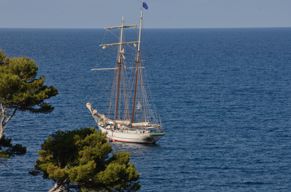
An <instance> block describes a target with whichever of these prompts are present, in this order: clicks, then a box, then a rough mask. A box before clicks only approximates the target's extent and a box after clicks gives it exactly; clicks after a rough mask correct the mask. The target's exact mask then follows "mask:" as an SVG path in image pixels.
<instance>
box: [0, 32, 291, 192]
mask: <svg viewBox="0 0 291 192" xmlns="http://www.w3.org/2000/svg"><path fill="white" fill-rule="evenodd" d="M107 35H108V34H105V35H104V31H103V30H101V29H0V48H1V49H3V50H4V51H5V52H6V54H7V55H9V56H11V57H14V56H27V57H30V58H33V59H34V60H35V61H36V63H37V64H38V65H39V73H38V75H39V76H41V75H44V76H45V77H46V84H47V85H53V86H55V87H57V89H58V90H59V95H58V96H56V97H54V98H52V99H50V100H49V102H50V103H51V104H52V105H53V106H54V107H55V110H54V111H53V112H52V113H50V114H31V113H28V112H18V113H17V114H16V116H15V117H14V118H13V119H12V121H11V122H10V123H9V124H8V126H7V130H6V135H7V136H9V137H11V138H13V142H14V143H15V144H16V143H18V144H22V145H24V146H26V147H27V149H28V151H27V154H25V155H23V156H15V157H13V158H10V159H0V191H1V192H26V191H35V192H38V191H40V192H41V191H43V192H44V191H48V189H50V188H51V187H52V186H53V182H52V181H50V180H46V179H44V178H42V176H32V175H30V174H29V171H31V170H32V169H33V168H34V164H35V161H36V159H37V157H38V154H37V152H38V150H39V149H40V147H41V144H42V143H43V141H44V140H45V139H46V138H47V137H48V136H49V135H50V134H52V133H54V132H55V131H57V130H73V129H77V128H82V127H95V123H94V121H93V119H92V117H91V116H90V114H89V112H88V111H87V109H86V107H85V104H86V102H88V101H89V102H92V103H93V105H94V106H95V107H96V108H97V109H98V110H99V111H100V112H102V111H103V110H106V105H107V104H108V103H107V101H108V97H109V95H110V88H111V83H112V75H113V74H112V73H113V72H112V71H91V69H92V68H103V67H114V63H115V56H116V50H114V49H111V48H109V49H106V50H103V49H101V48H100V47H99V44H100V43H104V41H105V40H106V42H108V41H107V40H111V37H110V38H107V37H108V36H107ZM104 36H105V38H104ZM109 42H110V41H109ZM142 58H143V64H144V66H145V69H144V71H145V73H146V79H147V82H148V87H149V89H150V90H151V91H150V95H151V103H152V104H153V105H154V106H155V109H156V111H157V112H158V114H159V115H160V117H161V120H162V125H163V128H164V129H165V132H166V135H165V136H164V137H163V138H162V139H161V140H160V141H159V142H158V143H157V144H156V145H136V144H121V143H112V146H113V149H114V151H128V152H130V153H131V161H132V163H134V164H135V166H136V167H137V169H138V171H139V173H140V183H141V185H142V187H141V191H143V192H151V191H163V192H200V191H201V192H252V191H263V192H273V191H280V192H290V191H291V28H261V29H247V28H245V29H145V30H144V33H143V44H142Z"/></svg>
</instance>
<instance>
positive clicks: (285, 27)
mask: <svg viewBox="0 0 291 192" xmlns="http://www.w3.org/2000/svg"><path fill="white" fill-rule="evenodd" d="M288 28H291V26H282V27H281V26H277V27H270V26H266V27H145V28H144V29H170V30H171V29H288ZM0 29H74V30H75V29H80V30H82V29H85V30H86V29H97V30H101V29H104V27H0Z"/></svg>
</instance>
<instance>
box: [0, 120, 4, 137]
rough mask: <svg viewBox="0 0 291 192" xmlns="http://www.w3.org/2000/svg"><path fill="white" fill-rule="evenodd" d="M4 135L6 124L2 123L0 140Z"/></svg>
mask: <svg viewBox="0 0 291 192" xmlns="http://www.w3.org/2000/svg"><path fill="white" fill-rule="evenodd" d="M3 135H4V126H3V125H2V124H0V140H1V139H2V137H3Z"/></svg>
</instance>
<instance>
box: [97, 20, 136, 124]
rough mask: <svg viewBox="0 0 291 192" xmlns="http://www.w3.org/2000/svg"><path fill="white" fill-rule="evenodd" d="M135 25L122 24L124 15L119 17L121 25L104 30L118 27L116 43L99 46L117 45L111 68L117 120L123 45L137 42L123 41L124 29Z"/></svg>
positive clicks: (122, 65) (117, 117)
mask: <svg viewBox="0 0 291 192" xmlns="http://www.w3.org/2000/svg"><path fill="white" fill-rule="evenodd" d="M136 27H137V26H136V25H125V24H124V17H122V19H121V25H120V26H113V27H107V28H105V29H106V30H113V29H120V38H119V42H118V43H109V44H101V45H100V46H101V47H102V48H103V49H106V48H108V47H111V46H118V53H117V59H116V67H115V68H113V69H114V70H117V71H116V77H115V79H116V88H115V90H116V93H115V109H114V119H115V120H118V119H120V116H119V102H120V92H121V91H120V89H121V79H122V70H123V68H124V58H125V57H124V54H125V50H124V45H130V44H137V43H138V41H127V42H126V41H124V29H126V28H136Z"/></svg>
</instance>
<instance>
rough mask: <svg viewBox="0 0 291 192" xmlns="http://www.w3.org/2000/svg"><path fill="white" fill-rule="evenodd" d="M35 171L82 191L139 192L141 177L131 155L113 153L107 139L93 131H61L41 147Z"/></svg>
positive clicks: (88, 129)
mask: <svg viewBox="0 0 291 192" xmlns="http://www.w3.org/2000/svg"><path fill="white" fill-rule="evenodd" d="M36 169H37V170H40V171H41V172H43V174H44V177H45V178H49V179H52V180H54V181H55V182H56V183H57V184H58V185H62V186H65V185H69V184H77V185H78V186H79V187H80V189H81V191H137V190H138V189H139V188H140V185H139V174H138V172H137V170H136V168H135V167H134V165H133V164H131V163H130V156H129V154H128V153H125V152H119V153H112V148H111V146H110V144H109V143H108V142H107V140H106V137H105V136H104V135H103V134H102V133H101V132H100V131H96V130H95V129H93V128H84V129H78V130H74V131H66V132H63V131H58V132H56V133H55V134H53V135H51V136H49V137H48V138H47V139H46V140H45V142H44V143H43V144H42V146H41V150H40V151H39V158H38V160H37V162H36Z"/></svg>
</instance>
